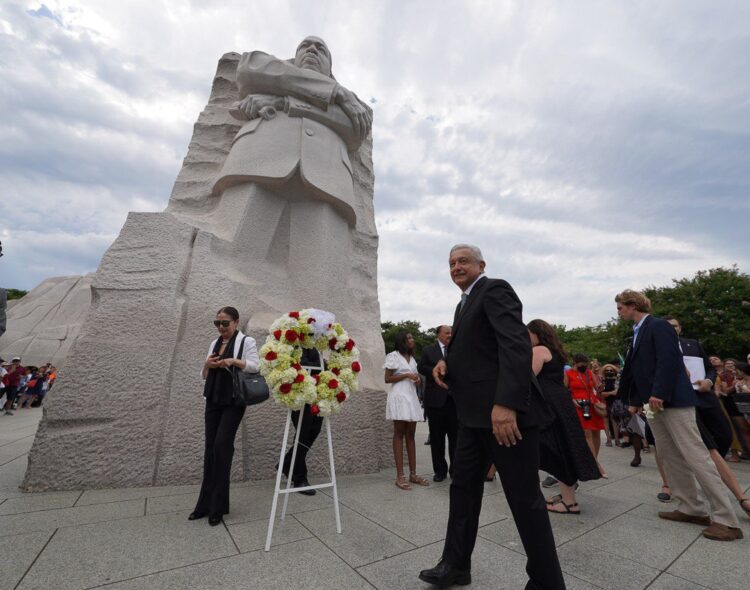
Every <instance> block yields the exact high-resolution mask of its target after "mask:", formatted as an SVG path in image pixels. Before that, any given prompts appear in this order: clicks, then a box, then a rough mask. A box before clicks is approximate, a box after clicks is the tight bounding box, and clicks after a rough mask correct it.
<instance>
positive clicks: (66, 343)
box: [0, 274, 94, 368]
mask: <svg viewBox="0 0 750 590" xmlns="http://www.w3.org/2000/svg"><path fill="white" fill-rule="evenodd" d="M93 276H94V275H93V274H89V275H86V276H83V277H80V276H73V277H53V278H51V279H46V280H44V281H42V282H41V283H39V285H37V286H36V287H35V288H34V289H32V290H31V291H30V292H29V293H27V294H26V295H25V296H24V297H22V298H21V299H18V300H13V301H9V302H8V303H9V305H8V310H7V316H8V317H7V331H6V332H5V334H3V335H2V336H0V357H2V358H4V359H6V360H9V359H11V358H12V357H14V356H20V357H21V360H22V361H23V364H24V365H27V366H28V365H35V366H40V365H43V364H44V363H52V364H53V365H55V366H56V367H58V368H60V367H62V366H63V365H64V364H65V359H66V358H67V356H68V353H69V352H70V348H71V346H72V345H73V342H74V341H75V339H76V338H77V337H78V333H79V332H80V330H81V325H82V324H83V320H84V319H85V317H86V314H87V313H88V311H89V308H90V307H91V281H92V278H93Z"/></svg>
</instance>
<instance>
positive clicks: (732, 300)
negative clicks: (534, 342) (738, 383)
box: [382, 266, 750, 362]
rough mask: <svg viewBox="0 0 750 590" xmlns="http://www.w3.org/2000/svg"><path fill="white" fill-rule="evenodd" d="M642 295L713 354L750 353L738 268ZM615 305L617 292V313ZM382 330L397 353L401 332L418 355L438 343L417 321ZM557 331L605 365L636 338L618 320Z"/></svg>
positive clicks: (749, 309)
mask: <svg viewBox="0 0 750 590" xmlns="http://www.w3.org/2000/svg"><path fill="white" fill-rule="evenodd" d="M643 292H644V293H645V294H646V296H647V297H648V298H649V299H651V302H652V304H653V314H654V315H656V316H661V317H663V316H668V315H671V316H674V317H676V318H677V319H678V320H680V323H681V324H682V329H683V335H684V336H685V337H687V338H696V339H698V340H700V341H701V343H702V344H703V348H704V349H705V350H706V352H707V353H708V354H717V355H719V356H721V357H722V358H726V357H735V358H739V359H744V358H745V357H746V355H747V354H748V353H750V276H748V275H747V274H744V273H741V272H740V271H739V269H738V268H737V267H736V266H733V267H732V268H713V269H710V270H705V271H703V270H702V271H699V272H697V273H696V274H695V276H693V277H691V278H684V279H673V281H672V285H670V286H666V287H648V288H646V289H644V290H643ZM614 305H615V304H614V294H613V301H612V308H613V309H614ZM382 329H383V340H384V341H385V349H386V352H390V351H391V350H394V343H393V342H394V338H395V336H396V333H397V332H398V331H399V330H407V331H409V332H411V333H412V334H413V335H414V338H415V339H416V340H417V351H416V353H415V354H416V356H417V357H419V355H420V354H421V352H422V348H423V347H424V346H426V345H427V344H430V343H432V342H434V341H435V332H436V328H430V329H429V330H427V331H424V332H423V331H422V330H421V328H420V325H419V323H418V322H412V321H402V322H398V323H393V322H384V323H383V324H382ZM555 329H556V330H557V333H558V334H559V336H560V340H561V341H562V343H563V345H564V346H565V348H566V349H567V351H568V353H569V354H570V355H571V356H572V355H573V354H575V353H577V352H582V353H584V354H586V355H588V356H589V357H590V358H596V359H598V360H599V361H600V362H607V361H610V360H614V359H616V358H618V356H625V352H626V350H627V346H628V339H629V338H630V337H631V336H632V335H633V331H632V326H631V325H630V324H628V323H627V322H624V321H622V320H618V319H614V318H613V319H611V320H609V321H608V322H605V323H603V324H599V325H598V326H582V327H578V328H568V327H567V326H563V325H558V326H555Z"/></svg>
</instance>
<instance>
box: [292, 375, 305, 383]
mask: <svg viewBox="0 0 750 590" xmlns="http://www.w3.org/2000/svg"><path fill="white" fill-rule="evenodd" d="M304 380H305V374H304V373H297V376H296V377H295V378H294V382H295V383H302V382H303V381H304Z"/></svg>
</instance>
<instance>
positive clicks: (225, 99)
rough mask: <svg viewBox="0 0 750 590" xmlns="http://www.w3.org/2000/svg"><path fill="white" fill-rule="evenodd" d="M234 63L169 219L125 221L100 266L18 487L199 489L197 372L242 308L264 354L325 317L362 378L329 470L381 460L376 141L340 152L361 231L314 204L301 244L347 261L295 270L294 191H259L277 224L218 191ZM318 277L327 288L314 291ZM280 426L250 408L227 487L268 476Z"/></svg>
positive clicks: (217, 90)
mask: <svg viewBox="0 0 750 590" xmlns="http://www.w3.org/2000/svg"><path fill="white" fill-rule="evenodd" d="M239 59H240V56H239V55H238V54H236V53H229V54H226V55H224V56H223V57H222V58H221V60H220V61H219V65H218V70H217V73H216V76H215V78H214V82H213V87H212V91H211V96H210V99H209V101H208V104H207V106H206V108H205V109H204V111H203V112H202V113H201V114H200V117H199V119H198V121H197V123H196V124H195V127H194V133H193V137H192V140H191V142H190V146H189V149H188V153H187V156H186V157H185V160H184V164H183V167H182V170H181V171H180V173H179V176H178V177H177V181H176V182H175V185H174V189H173V191H172V195H171V198H170V202H169V205H168V207H167V209H166V211H164V212H162V213H130V214H129V216H128V218H127V220H126V222H125V225H124V227H123V228H122V230H121V232H120V235H119V236H118V238H117V239H116V240H115V242H114V243H113V245H112V246H111V247H110V248H109V250H108V251H107V252H106V254H105V255H104V257H103V258H102V261H101V263H100V265H99V268H98V270H97V272H96V274H95V275H94V277H93V283H92V289H91V292H92V304H91V309H90V312H89V314H88V316H87V318H86V321H85V322H84V324H83V326H82V328H81V333H80V336H79V337H78V339H77V340H76V342H75V344H74V346H73V348H72V350H71V352H70V355H69V358H68V360H67V362H66V364H65V367H64V369H63V370H62V371H61V372H60V376H59V379H58V383H57V385H56V387H55V391H54V394H55V395H54V396H50V399H49V401H48V403H46V404H45V413H44V417H43V419H42V422H41V423H40V426H39V431H38V434H37V437H36V440H35V441H34V445H33V447H32V449H31V452H30V454H29V466H28V470H27V472H26V476H25V479H24V483H23V488H24V489H25V490H29V491H32V490H33V491H37V490H53V489H76V488H97V487H122V486H144V485H166V484H184V483H195V482H198V481H200V477H201V470H202V453H203V405H204V401H203V398H202V395H201V394H202V390H203V382H202V380H201V378H200V369H201V366H202V363H203V360H204V358H205V355H206V351H207V348H208V345H209V343H210V341H211V340H212V339H213V338H214V337H215V328H214V327H213V325H212V324H211V322H212V320H213V319H214V318H215V314H216V311H217V310H218V309H219V308H220V307H221V306H224V305H232V306H234V307H236V308H237V309H238V310H239V311H240V316H241V317H240V321H241V325H242V327H243V331H245V333H247V334H249V335H251V336H253V337H255V338H256V340H258V344H259V345H260V344H262V343H263V342H264V340H265V336H266V330H267V327H268V326H269V325H270V323H271V321H272V320H273V319H275V318H276V317H278V316H279V315H281V314H282V313H286V312H288V311H290V310H293V309H300V308H303V307H318V308H321V309H326V310H329V311H331V312H333V313H335V314H336V316H337V319H338V320H339V321H340V322H341V323H342V324H343V325H344V327H345V328H346V329H347V330H348V331H349V333H350V334H351V336H352V338H354V339H355V340H356V341H357V344H358V346H359V348H360V350H361V352H362V364H363V367H364V369H363V372H362V375H361V380H360V382H361V391H360V392H359V393H358V394H356V395H355V396H354V397H353V398H352V401H351V402H350V403H347V406H348V407H346V408H345V410H344V411H343V412H342V413H341V414H339V415H337V416H335V417H334V418H333V419H332V421H331V424H332V430H333V437H334V446H335V449H336V458H337V459H336V468H337V471H339V472H341V473H355V472H368V471H375V470H378V469H380V468H382V467H383V466H385V465H386V464H388V463H389V462H390V461H391V459H390V456H391V453H390V448H389V447H390V435H389V425H388V423H386V421H385V419H384V405H385V393H384V392H383V378H382V366H383V360H384V352H383V343H382V339H381V336H380V311H379V304H378V298H377V244H378V237H377V232H376V229H375V220H374V212H373V183H374V176H373V167H372V140H371V137H368V138H367V139H366V141H365V142H364V143H363V144H362V145H361V147H359V148H358V149H357V150H355V151H351V152H350V153H349V154H348V157H349V160H350V165H351V176H352V178H353V187H354V197H353V210H354V211H355V214H356V220H355V221H352V219H351V218H350V219H347V220H345V221H343V222H342V221H341V218H340V216H338V213H337V212H336V210H335V208H334V207H333V206H331V205H330V204H328V203H326V202H325V201H324V200H321V201H319V202H316V203H315V204H313V205H310V206H309V208H310V210H311V212H312V213H313V214H314V215H315V216H317V217H315V218H316V219H317V220H318V221H321V222H322V223H323V226H322V227H321V228H320V230H321V231H318V232H311V233H310V236H309V242H308V244H309V250H310V253H312V254H314V253H315V248H316V244H317V243H318V242H326V243H329V242H331V241H334V242H335V243H336V244H343V246H338V250H339V251H341V253H343V256H338V257H337V259H336V261H335V262H336V265H337V266H336V268H331V266H330V264H329V261H328V260H326V259H325V258H321V259H319V260H317V262H314V261H315V260H316V258H315V257H314V256H312V257H311V258H310V260H312V261H313V262H314V264H315V267H314V268H309V269H300V268H299V266H298V265H296V264H295V261H297V257H298V256H302V255H303V254H304V253H303V252H299V253H297V254H294V253H293V252H290V250H289V244H290V243H291V242H292V240H291V239H290V236H289V231H290V227H294V225H293V218H294V216H295V215H299V213H300V211H301V210H302V211H304V207H307V206H308V205H307V204H306V202H305V201H304V199H302V200H300V199H299V197H298V195H300V194H304V188H305V187H304V186H302V185H303V184H304V179H300V178H296V177H294V178H290V179H287V180H288V181H287V182H286V183H285V184H280V185H279V186H277V187H276V186H271V187H266V188H264V189H263V191H264V198H267V199H270V200H271V201H272V198H273V197H274V196H275V197H277V198H278V199H287V200H288V202H289V203H290V204H289V206H287V207H281V210H280V213H279V215H277V217H274V218H265V217H264V209H263V207H262V206H258V202H257V200H256V201H254V200H253V199H255V198H256V197H257V195H254V193H253V190H252V189H251V190H249V191H245V192H246V193H248V194H244V195H243V194H242V191H241V190H239V189H240V188H241V187H242V186H243V185H240V187H233V188H232V189H228V190H227V191H225V192H224V193H223V194H222V193H219V194H213V193H214V184H215V183H216V180H217V178H218V176H219V173H220V171H221V168H222V166H223V163H224V162H225V160H226V159H227V155H228V154H229V152H230V149H231V147H232V141H233V138H234V137H235V135H236V134H237V131H238V129H240V126H241V122H240V121H237V120H236V119H234V118H233V117H232V116H230V114H229V111H230V109H231V107H232V105H233V104H234V103H235V102H236V101H237V100H238V89H237V84H236V81H235V72H236V70H237V64H238V61H239ZM232 191H235V192H232ZM272 204H273V205H274V206H276V204H275V203H272ZM298 205H299V207H298ZM300 207H301V208H302V209H300ZM277 209H278V207H277ZM313 209H314V210H313ZM290 218H292V219H290ZM329 222H330V223H329ZM248 227H253V228H258V229H257V231H255V230H254V231H248V230H247V228H248ZM268 228H271V229H270V230H269V231H266V230H268ZM342 228H343V230H342ZM342 231H343V232H344V233H345V235H342V234H341V232H342ZM342 260H344V261H345V265H344V266H342V265H341V261H342ZM305 273H308V274H305ZM327 273H330V275H331V276H333V277H336V280H335V281H334V280H313V279H319V278H320V277H324V278H325V277H326V276H327ZM306 277H310V278H311V280H309V281H308V280H307V279H306ZM285 418H286V412H285V410H283V409H282V408H281V407H279V406H277V405H276V404H274V403H273V402H267V403H265V404H263V405H261V406H255V407H252V408H249V410H248V412H247V414H246V416H245V419H244V422H243V424H242V426H241V427H240V432H239V433H238V436H237V440H236V442H235V446H236V448H237V451H236V453H235V459H234V464H233V477H234V478H235V479H250V478H252V479H257V478H268V477H271V476H272V475H273V474H274V472H275V471H274V464H275V463H276V462H277V461H278V453H279V447H280V444H281V436H282V432H283V425H284V421H285ZM324 452H325V444H324V441H323V439H321V441H319V443H318V444H317V445H316V447H315V448H314V449H313V452H312V453H310V455H309V465H310V468H311V476H312V477H314V476H315V475H318V474H322V473H323V472H324V461H323V459H324V458H325V456H324Z"/></svg>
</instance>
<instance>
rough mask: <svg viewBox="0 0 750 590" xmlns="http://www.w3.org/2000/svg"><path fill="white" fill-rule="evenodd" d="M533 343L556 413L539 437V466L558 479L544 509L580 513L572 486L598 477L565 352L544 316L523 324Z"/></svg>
mask: <svg viewBox="0 0 750 590" xmlns="http://www.w3.org/2000/svg"><path fill="white" fill-rule="evenodd" d="M526 327H527V328H528V330H529V335H530V337H531V345H532V360H531V366H532V369H533V371H534V374H535V375H536V376H537V379H538V380H539V385H540V387H541V388H542V393H544V398H545V400H546V401H547V404H548V405H549V407H550V408H551V410H552V412H553V414H554V415H555V420H554V421H553V422H552V424H551V425H550V426H549V427H548V428H546V429H544V430H543V432H542V433H541V438H540V445H539V454H540V457H539V458H540V464H539V466H540V469H543V470H544V471H546V472H547V473H549V474H551V475H552V476H554V477H555V478H556V479H557V480H558V481H559V482H560V494H559V495H557V496H554V497H553V498H550V499H549V500H547V510H548V511H550V512H554V513H556V514H580V512H581V509H580V508H579V506H578V502H577V500H576V494H575V488H576V487H577V482H578V481H588V480H592V479H599V478H600V477H601V475H600V473H599V468H598V466H597V463H596V460H595V459H594V456H593V455H592V453H591V450H590V449H589V446H588V444H587V442H586V437H585V436H584V433H583V428H582V427H581V423H580V422H579V421H578V415H577V413H576V407H575V402H574V401H572V400H571V398H570V392H569V391H568V388H567V387H565V383H564V371H565V360H566V359H567V357H568V355H567V353H566V352H565V348H564V347H563V345H562V343H561V342H560V338H559V337H558V336H557V332H555V329H554V328H553V327H552V326H550V325H549V324H548V323H547V322H545V321H544V320H539V319H537V320H532V321H531V322H529V323H528V324H527V326H526Z"/></svg>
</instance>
